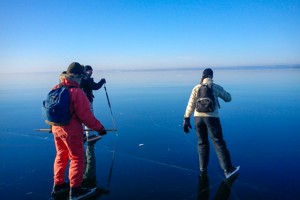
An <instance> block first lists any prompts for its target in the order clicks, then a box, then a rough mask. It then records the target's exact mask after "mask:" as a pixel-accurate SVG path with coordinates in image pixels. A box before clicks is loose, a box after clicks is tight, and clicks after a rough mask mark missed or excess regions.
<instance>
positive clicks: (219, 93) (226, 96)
mask: <svg viewBox="0 0 300 200" xmlns="http://www.w3.org/2000/svg"><path fill="white" fill-rule="evenodd" d="M213 89H214V90H215V91H216V93H217V96H218V97H220V98H221V99H223V100H224V101H225V102H230V101H231V94H230V93H229V92H227V91H226V90H224V88H223V87H221V86H219V85H216V84H215V85H214V88H213Z"/></svg>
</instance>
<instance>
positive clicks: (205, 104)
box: [196, 84, 215, 112]
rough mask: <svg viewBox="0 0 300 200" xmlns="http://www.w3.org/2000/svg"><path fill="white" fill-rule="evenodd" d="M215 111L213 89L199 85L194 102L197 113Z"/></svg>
mask: <svg viewBox="0 0 300 200" xmlns="http://www.w3.org/2000/svg"><path fill="white" fill-rule="evenodd" d="M214 110H215V98H214V95H213V89H212V88H211V87H209V86H208V85H206V84H203V85H202V84H201V86H200V88H199V90H198V94H197V102H196V111H197V112H213V111H214Z"/></svg>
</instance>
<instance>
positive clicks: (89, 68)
mask: <svg viewBox="0 0 300 200" xmlns="http://www.w3.org/2000/svg"><path fill="white" fill-rule="evenodd" d="M89 70H93V68H92V67H91V66H90V65H86V66H84V71H85V72H87V71H89Z"/></svg>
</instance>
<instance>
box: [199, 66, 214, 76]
mask: <svg viewBox="0 0 300 200" xmlns="http://www.w3.org/2000/svg"><path fill="white" fill-rule="evenodd" d="M213 76H214V72H213V70H212V69H210V68H206V69H205V70H203V74H202V77H203V78H208V77H210V78H212V77H213Z"/></svg>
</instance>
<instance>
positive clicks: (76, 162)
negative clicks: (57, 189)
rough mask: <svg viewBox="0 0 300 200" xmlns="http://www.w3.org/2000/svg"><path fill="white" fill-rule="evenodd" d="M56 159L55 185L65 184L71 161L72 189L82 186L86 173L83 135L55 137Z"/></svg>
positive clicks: (70, 178) (70, 177)
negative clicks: (66, 172)
mask: <svg viewBox="0 0 300 200" xmlns="http://www.w3.org/2000/svg"><path fill="white" fill-rule="evenodd" d="M54 140H55V147H56V157H55V161H54V184H55V185H60V184H62V183H64V182H65V171H66V167H67V165H68V161H69V160H70V166H69V180H70V187H79V186H81V183H82V180H83V173H84V147H83V139H82V134H78V135H74V136H72V137H70V136H68V135H67V136H65V137H55V138H54Z"/></svg>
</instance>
